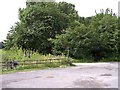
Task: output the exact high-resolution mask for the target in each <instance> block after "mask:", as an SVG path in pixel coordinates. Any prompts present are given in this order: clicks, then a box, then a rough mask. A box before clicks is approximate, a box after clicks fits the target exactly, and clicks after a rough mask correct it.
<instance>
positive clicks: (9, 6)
mask: <svg viewBox="0 0 120 90" xmlns="http://www.w3.org/2000/svg"><path fill="white" fill-rule="evenodd" d="M56 1H57V2H59V1H66V2H69V3H73V4H75V6H76V10H77V11H78V12H79V15H80V16H85V17H87V16H92V15H95V10H97V11H98V12H99V10H100V9H102V8H103V9H106V8H110V9H113V11H114V12H116V13H117V12H118V1H119V0H56ZM20 7H25V0H1V2H0V12H1V14H0V21H1V23H0V41H2V40H3V39H5V38H6V35H7V33H8V31H9V30H10V27H11V26H12V25H14V23H15V22H16V21H17V20H18V8H20Z"/></svg>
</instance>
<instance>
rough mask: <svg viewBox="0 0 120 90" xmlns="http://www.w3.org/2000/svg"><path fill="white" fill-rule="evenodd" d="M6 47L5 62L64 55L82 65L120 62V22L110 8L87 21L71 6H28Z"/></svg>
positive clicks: (9, 35)
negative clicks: (82, 63)
mask: <svg viewBox="0 0 120 90" xmlns="http://www.w3.org/2000/svg"><path fill="white" fill-rule="evenodd" d="M4 46H5V48H4V49H5V50H6V52H4V51H3V60H7V59H15V60H33V59H42V58H46V57H47V58H48V57H54V56H57V55H62V54H63V56H67V57H68V56H69V57H71V58H74V59H77V60H79V61H81V62H96V61H120V18H119V17H117V16H116V15H115V13H113V11H112V10H110V9H108V8H107V9H106V10H103V9H101V10H100V13H97V12H96V15H95V16H91V17H86V18H85V17H80V16H79V15H78V13H77V11H76V10H75V5H73V4H71V3H67V2H59V3H57V2H54V1H53V2H27V3H26V8H23V9H21V8H20V9H19V22H17V23H16V24H15V25H14V26H12V28H11V30H10V31H9V33H8V35H7V39H6V40H4ZM4 53H5V54H4ZM13 53H14V54H13Z"/></svg>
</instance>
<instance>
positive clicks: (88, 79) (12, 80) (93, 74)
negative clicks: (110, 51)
mask: <svg viewBox="0 0 120 90" xmlns="http://www.w3.org/2000/svg"><path fill="white" fill-rule="evenodd" d="M76 65H77V66H74V67H67V68H54V69H46V70H36V71H30V72H17V73H12V74H4V75H0V78H2V80H1V81H0V84H2V85H1V86H0V87H2V88H118V63H77V64H76Z"/></svg>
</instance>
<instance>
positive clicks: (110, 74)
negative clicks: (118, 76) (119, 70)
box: [100, 74, 112, 76]
mask: <svg viewBox="0 0 120 90" xmlns="http://www.w3.org/2000/svg"><path fill="white" fill-rule="evenodd" d="M100 76H112V74H101V75H100Z"/></svg>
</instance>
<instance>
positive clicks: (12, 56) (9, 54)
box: [2, 49, 65, 61]
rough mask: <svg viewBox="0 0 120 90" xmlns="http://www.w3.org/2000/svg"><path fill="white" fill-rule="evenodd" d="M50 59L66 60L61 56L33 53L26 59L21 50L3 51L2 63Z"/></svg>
mask: <svg viewBox="0 0 120 90" xmlns="http://www.w3.org/2000/svg"><path fill="white" fill-rule="evenodd" d="M48 58H65V56H64V55H61V56H54V55H51V54H48V55H42V54H39V53H37V52H33V54H32V53H31V54H30V58H28V57H24V53H23V51H22V50H21V49H20V50H7V51H6V50H2V61H6V60H16V61H22V60H46V59H48Z"/></svg>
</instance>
